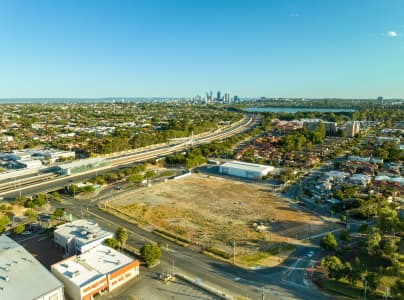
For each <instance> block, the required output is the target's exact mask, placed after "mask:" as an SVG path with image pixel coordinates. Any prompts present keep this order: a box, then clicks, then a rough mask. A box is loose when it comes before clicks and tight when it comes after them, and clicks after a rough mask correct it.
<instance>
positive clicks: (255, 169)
mask: <svg viewBox="0 0 404 300" xmlns="http://www.w3.org/2000/svg"><path fill="white" fill-rule="evenodd" d="M274 169H275V168H274V167H272V166H264V165H258V164H251V163H246V162H241V161H231V162H227V163H224V164H223V165H221V166H220V167H219V172H220V173H222V174H227V175H232V176H238V177H245V178H253V179H261V178H262V177H263V176H265V175H267V174H268V173H270V172H272V171H273V170H274Z"/></svg>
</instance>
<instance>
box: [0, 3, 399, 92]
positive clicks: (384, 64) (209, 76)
mask: <svg viewBox="0 0 404 300" xmlns="http://www.w3.org/2000/svg"><path fill="white" fill-rule="evenodd" d="M211 89H212V90H213V91H216V90H218V89H220V90H221V91H222V92H230V93H231V94H232V95H235V94H237V95H239V96H241V97H258V96H268V97H372V98H375V97H377V96H380V95H381V96H384V97H400V98H404V1H403V0H261V1H260V0H131V1H125V0H119V1H116V0H110V1H103V0H80V1H76V0H66V1H63V0H58V1H56V0H41V1H37V0H31V1H29V0H0V98H11V97H107V96H123V97H125V96H126V97H129V96H134V97H142V96H147V97H148V96H175V97H181V96H194V95H197V94H199V95H204V94H205V93H206V91H208V90H211Z"/></svg>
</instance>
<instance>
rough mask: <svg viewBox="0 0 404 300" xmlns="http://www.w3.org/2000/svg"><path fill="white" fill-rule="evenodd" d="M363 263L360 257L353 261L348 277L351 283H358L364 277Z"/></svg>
mask: <svg viewBox="0 0 404 300" xmlns="http://www.w3.org/2000/svg"><path fill="white" fill-rule="evenodd" d="M362 269H363V268H362V264H361V261H360V259H359V257H355V259H354V260H353V262H352V269H351V272H349V274H348V279H349V281H350V282H351V284H356V283H357V282H358V281H359V280H360V279H362Z"/></svg>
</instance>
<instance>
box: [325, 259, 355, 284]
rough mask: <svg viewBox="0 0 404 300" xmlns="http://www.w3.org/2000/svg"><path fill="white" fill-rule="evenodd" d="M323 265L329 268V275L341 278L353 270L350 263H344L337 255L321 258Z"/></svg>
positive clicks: (337, 278)
mask: <svg viewBox="0 0 404 300" xmlns="http://www.w3.org/2000/svg"><path fill="white" fill-rule="evenodd" d="M321 266H323V267H325V268H327V272H328V277H329V278H334V279H336V280H340V279H341V278H344V277H346V276H347V275H348V274H349V272H350V271H351V270H352V268H351V265H350V264H349V263H346V264H343V263H342V262H341V260H340V259H339V258H338V257H336V256H328V257H326V258H323V259H322V260H321Z"/></svg>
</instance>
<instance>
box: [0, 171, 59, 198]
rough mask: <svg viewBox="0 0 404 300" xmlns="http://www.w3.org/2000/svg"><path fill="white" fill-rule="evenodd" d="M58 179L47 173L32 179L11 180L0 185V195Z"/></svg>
mask: <svg viewBox="0 0 404 300" xmlns="http://www.w3.org/2000/svg"><path fill="white" fill-rule="evenodd" d="M56 177H58V175H57V174H53V173H49V174H42V175H37V176H34V177H30V178H24V179H17V180H13V181H10V182H6V183H2V184H0V194H1V193H5V192H8V191H12V190H16V189H22V188H24V187H27V186H30V185H33V184H36V183H40V182H44V181H49V180H52V179H55V178H56Z"/></svg>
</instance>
